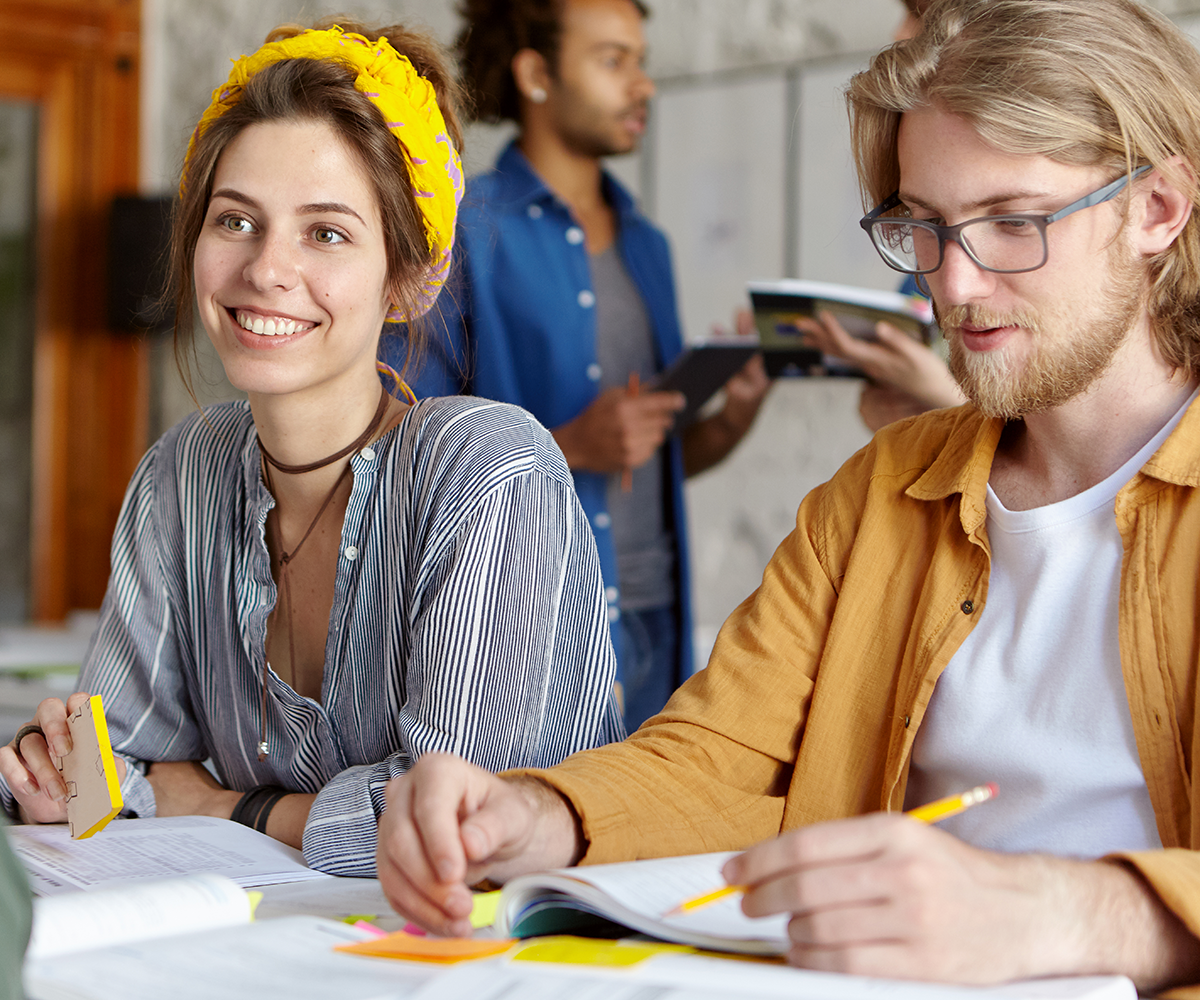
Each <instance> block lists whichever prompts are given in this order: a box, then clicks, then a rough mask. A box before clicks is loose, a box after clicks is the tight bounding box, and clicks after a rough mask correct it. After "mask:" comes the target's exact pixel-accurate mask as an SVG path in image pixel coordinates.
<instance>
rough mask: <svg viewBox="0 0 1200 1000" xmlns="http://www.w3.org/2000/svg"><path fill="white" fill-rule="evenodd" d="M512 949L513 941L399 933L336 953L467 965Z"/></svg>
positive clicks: (340, 947)
mask: <svg viewBox="0 0 1200 1000" xmlns="http://www.w3.org/2000/svg"><path fill="white" fill-rule="evenodd" d="M511 947H512V941H482V940H478V939H476V938H435V937H419V936H418V935H416V934H406V933H405V932H404V931H396V932H395V933H394V934H388V935H387V936H386V937H381V938H377V939H376V940H374V941H359V942H357V943H355V944H339V945H337V946H336V947H335V948H334V951H347V952H350V953H351V954H352V955H371V956H373V957H374V958H403V959H407V960H408V961H410V962H440V963H449V962H465V961H468V960H470V959H473V958H490V957H491V956H492V955H500V954H502V953H503V952H506V951H508V949H509V948H511Z"/></svg>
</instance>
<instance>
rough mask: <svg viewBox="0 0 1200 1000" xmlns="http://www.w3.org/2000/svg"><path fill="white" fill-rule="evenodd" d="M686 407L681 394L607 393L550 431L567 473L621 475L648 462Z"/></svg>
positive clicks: (684, 399) (685, 400)
mask: <svg viewBox="0 0 1200 1000" xmlns="http://www.w3.org/2000/svg"><path fill="white" fill-rule="evenodd" d="M686 405H687V399H686V398H685V397H684V395H683V393H680V392H644V393H639V394H637V395H631V394H630V393H629V392H628V391H627V390H626V389H621V388H612V389H606V390H605V391H604V392H602V393H601V394H600V395H599V396H597V397H596V398H595V399H594V400H592V404H591V405H590V406H589V407H588V408H587V409H586V410H584V411H583V412H582V413H581V414H579V416H577V417H576V418H575V419H574V420H571V421H569V422H568V423H565V424H563V425H562V426H561V427H556V428H555V429H554V431H553V432H552V433H553V434H554V440H555V441H557V442H558V446H559V447H560V448H561V449H562V452H563V456H564V457H565V458H566V460H567V465H569V466H570V467H571V468H572V469H586V470H588V471H589V472H604V473H614V472H624V471H625V470H627V469H636V468H638V467H639V466H641V465H645V464H646V462H648V461H650V459H651V458H652V457H653V456H654V453H655V452H656V451H658V449H659V448H661V447H662V443H663V441H665V440H666V438H667V434H668V433H669V432H670V430H671V425H672V424H673V423H674V421H675V414H676V413H678V412H679V411H680V410H682V409H683V408H684V407H685V406H686Z"/></svg>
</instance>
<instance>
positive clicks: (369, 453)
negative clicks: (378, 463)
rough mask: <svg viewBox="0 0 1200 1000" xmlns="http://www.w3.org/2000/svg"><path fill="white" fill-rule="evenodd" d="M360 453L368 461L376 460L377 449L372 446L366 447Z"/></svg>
mask: <svg viewBox="0 0 1200 1000" xmlns="http://www.w3.org/2000/svg"><path fill="white" fill-rule="evenodd" d="M359 454H360V455H362V457H363V458H365V459H366V460H367V461H368V462H374V461H375V449H374V448H371V447H367V448H364V449H363V450H362V451H360V452H359Z"/></svg>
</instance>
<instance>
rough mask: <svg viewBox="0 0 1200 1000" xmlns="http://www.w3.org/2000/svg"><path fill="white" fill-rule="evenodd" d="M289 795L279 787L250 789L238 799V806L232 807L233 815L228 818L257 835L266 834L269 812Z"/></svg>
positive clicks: (260, 786) (262, 786)
mask: <svg viewBox="0 0 1200 1000" xmlns="http://www.w3.org/2000/svg"><path fill="white" fill-rule="evenodd" d="M290 794H291V793H290V792H289V791H288V790H287V789H286V788H280V787H279V785H259V786H258V787H257V788H251V789H250V791H248V792H247V793H246V794H245V795H243V796H242V797H241V798H240V799H238V804H237V805H236V806H234V807H233V814H232V815H231V816H230V817H229V818H230V819H231V820H233V821H234V822H235V823H241V824H242V826H248V827H250V829H252V830H257V831H258V832H259V833H266V832H267V817H268V816H270V815H271V810H272V809H274V808H275V806H276V804H277V803H278V802H279V800H280V799H282V798H283V797H284V796H285V795H290Z"/></svg>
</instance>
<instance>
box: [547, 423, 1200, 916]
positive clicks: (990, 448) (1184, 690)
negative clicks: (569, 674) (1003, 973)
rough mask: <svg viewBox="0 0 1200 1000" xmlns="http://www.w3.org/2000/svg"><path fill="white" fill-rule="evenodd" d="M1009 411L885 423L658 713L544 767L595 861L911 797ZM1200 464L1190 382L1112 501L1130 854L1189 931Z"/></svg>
mask: <svg viewBox="0 0 1200 1000" xmlns="http://www.w3.org/2000/svg"><path fill="white" fill-rule="evenodd" d="M1002 428H1003V424H1002V422H1001V421H999V420H989V419H986V418H984V417H982V416H981V415H980V414H979V413H978V412H977V411H976V410H975V409H974V408H973V407H970V406H964V407H960V408H958V409H953V410H942V411H938V412H936V413H929V414H925V415H923V416H921V417H917V418H914V419H912V420H908V421H904V422H902V423H900V424H896V425H893V426H891V427H889V428H886V429H885V430H883V431H881V432H880V433H879V434H877V435H876V436H875V439H874V440H873V441H872V442H871V444H869V445H868V446H867V447H866V448H864V449H863V450H862V451H860V452H859V453H858V454H856V455H855V456H854V457H853V458H851V459H850V460H849V461H848V462H847V463H846V464H845V465H844V466H843V467H842V468H841V469H840V470H839V471H838V473H837V474H836V475H835V476H834V477H833V478H832V479H831V480H830V481H829V482H828V483H826V484H825V485H823V486H820V487H818V488H817V489H815V490H813V492H812V493H810V494H809V495H808V496H807V497H806V498H805V499H804V502H803V503H802V504H801V505H800V510H799V513H798V514H797V517H796V530H795V531H793V532H792V533H791V534H790V535H788V537H787V538H786V539H784V541H783V543H782V544H781V545H780V546H779V548H778V550H777V551H776V552H775V555H774V556H773V557H772V559H771V561H770V563H769V564H768V566H767V568H766V571H765V573H764V575H763V583H762V586H761V587H760V588H759V589H758V590H757V591H756V592H755V593H754V594H752V595H751V596H750V597H749V598H747V599H746V601H744V602H743V603H742V605H741V606H740V607H738V608H737V610H736V611H734V613H733V614H732V615H731V616H730V617H729V620H728V621H727V622H726V623H725V625H724V627H723V628H722V629H721V633H720V636H719V637H718V639H717V643H716V646H715V647H714V649H713V654H712V658H711V659H710V661H709V665H708V667H707V669H705V670H703V671H701V672H700V673H699V674H697V675H696V676H695V677H693V678H692V679H691V680H690V681H688V683H687V684H685V685H684V686H683V687H682V688H681V689H680V690H679V691H678V692H677V693H676V694H675V696H674V697H673V698H672V699H671V701H670V702H669V703H668V704H667V706H666V708H665V710H664V711H663V713H662V714H661V715H659V716H657V717H655V718H654V719H652V720H650V722H648V723H647V724H646V725H645V726H643V727H642V728H641V729H640V730H638V732H637V733H635V734H634V735H632V736H631V737H630V738H629V739H628V740H626V741H625V742H624V743H618V744H612V745H609V746H606V747H601V748H599V749H596V750H588V751H584V752H583V753H580V754H576V755H575V756H573V757H570V758H568V759H567V760H566V761H564V762H563V763H562V764H560V765H559V766H558V767H555V768H553V769H552V770H548V771H541V772H537V773H538V774H539V775H540V776H541V777H543V778H545V780H547V781H548V782H550V783H551V784H552V785H554V786H555V787H556V788H558V789H559V790H560V791H562V792H563V793H564V794H565V795H566V796H567V797H568V798H569V799H570V800H571V801H572V802H573V803H574V805H575V808H576V809H577V810H578V812H579V814H580V817H581V819H582V822H583V830H584V834H585V836H586V838H587V840H588V845H589V846H588V850H587V854H586V856H585V858H584V862H585V863H598V862H604V861H616V860H624V859H630V858H642V857H656V856H665V855H674V854H687V853H694V852H700V851H716V850H733V849H740V848H744V847H747V846H749V845H750V844H753V843H756V842H758V841H760V840H764V839H766V838H768V837H771V836H774V835H775V834H777V833H779V832H780V831H783V830H790V829H793V828H795V827H799V826H802V825H804V824H808V823H815V822H819V821H822V820H829V819H835V818H841V817H846V816H854V815H858V814H861V813H866V812H872V811H876V810H899V809H901V807H902V804H903V802H904V791H905V783H906V781H907V777H908V767H909V761H910V760H911V756H912V748H913V740H914V739H915V737H916V734H917V730H918V729H919V728H920V725H921V721H922V719H923V718H924V715H925V709H926V707H927V706H928V704H929V699H930V695H931V694H932V693H933V688H934V685H935V684H936V683H937V679H938V676H939V675H940V674H941V672H942V670H943V669H944V668H945V667H946V664H947V663H948V662H949V661H950V658H951V657H952V656H953V654H954V652H955V650H957V649H958V647H959V646H960V645H961V644H962V642H963V640H964V639H965V638H966V636H967V635H968V634H969V633H970V631H971V628H972V626H973V624H974V622H975V621H976V620H977V618H978V616H979V613H980V612H981V611H982V610H983V607H984V605H985V604H986V603H987V598H988V569H989V549H988V539H987V532H986V507H985V496H986V486H987V480H988V474H989V472H990V469H991V464H992V456H993V454H994V453H995V449H996V445H997V442H998V441H999V437H1000V432H1001V430H1002ZM1198 484H1200V401H1198V402H1197V403H1195V404H1193V405H1192V406H1191V407H1190V408H1189V410H1188V412H1187V413H1186V414H1185V415H1184V417H1183V419H1182V420H1181V422H1180V423H1179V425H1178V426H1177V427H1176V429H1175V430H1174V431H1173V432H1172V434H1171V435H1170V437H1168V438H1167V440H1166V441H1165V442H1164V443H1163V445H1162V447H1161V448H1160V449H1159V450H1158V451H1157V452H1156V453H1155V454H1154V455H1153V456H1152V457H1151V459H1150V460H1149V461H1148V462H1147V463H1146V465H1145V466H1144V467H1143V468H1142V470H1141V472H1139V473H1138V474H1137V475H1135V476H1134V478H1133V479H1132V480H1131V481H1130V482H1129V483H1128V484H1127V485H1126V486H1125V487H1124V488H1123V489H1122V490H1121V492H1120V493H1119V494H1118V496H1117V500H1116V517H1117V526H1118V528H1119V530H1120V533H1121V538H1122V541H1123V544H1124V550H1125V555H1124V560H1123V563H1122V570H1121V582H1120V598H1119V604H1120V622H1119V637H1120V651H1121V664H1122V668H1123V671H1124V675H1125V688H1126V692H1127V694H1128V697H1129V706H1130V710H1131V712H1132V715H1133V725H1134V731H1135V734H1136V738H1137V747H1138V753H1139V756H1140V758H1141V764H1142V770H1143V772H1144V773H1145V777H1146V784H1147V786H1148V788H1149V792H1150V800H1151V802H1152V803H1153V806H1154V812H1155V816H1156V819H1157V822H1158V832H1159V836H1160V837H1161V840H1162V843H1163V845H1164V849H1163V850H1157V851H1147V852H1141V853H1137V854H1131V855H1128V860H1129V861H1130V862H1131V863H1132V864H1134V865H1135V866H1136V867H1137V868H1138V869H1139V870H1140V871H1141V872H1142V873H1143V875H1144V876H1145V877H1146V878H1147V880H1148V881H1149V882H1150V884H1151V885H1152V886H1153V887H1154V888H1155V890H1156V891H1157V892H1158V893H1159V895H1160V896H1161V898H1162V899H1163V900H1164V901H1165V902H1166V904H1167V905H1168V906H1169V907H1170V908H1171V909H1172V910H1173V911H1174V912H1176V913H1177V914H1178V915H1179V916H1180V917H1181V918H1182V919H1183V921H1184V922H1185V923H1186V925H1187V926H1188V927H1189V928H1190V929H1191V930H1192V932H1193V933H1196V934H1200V854H1197V853H1196V848H1197V847H1200V796H1194V795H1193V793H1192V787H1191V774H1192V772H1193V770H1195V765H1196V762H1197V756H1196V755H1197V753H1198V752H1200V739H1197V712H1196V700H1197V685H1196V675H1197V657H1198V655H1200V629H1198V627H1197V623H1198V620H1200V590H1198V579H1200V491H1197V490H1196V489H1194V487H1195V486H1197V485H1198Z"/></svg>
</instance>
